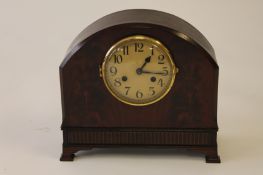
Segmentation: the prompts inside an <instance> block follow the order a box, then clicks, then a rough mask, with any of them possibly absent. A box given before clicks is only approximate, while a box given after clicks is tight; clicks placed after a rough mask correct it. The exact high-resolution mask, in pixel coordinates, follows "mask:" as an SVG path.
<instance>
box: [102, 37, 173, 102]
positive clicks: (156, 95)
mask: <svg viewBox="0 0 263 175" xmlns="http://www.w3.org/2000/svg"><path fill="white" fill-rule="evenodd" d="M175 70H176V67H175V65H174V63H173V59H172V57H171V55H170V53H169V51H168V49H167V48H166V47H165V46H164V45H163V44H162V43H161V42H160V41H158V40H156V39H153V38H150V37H146V36H142V35H136V36H131V37H127V38H124V39H122V40H120V41H118V42H117V43H116V44H114V45H113V46H112V47H111V48H110V50H109V51H108V52H107V55H106V57H105V60H104V62H103V64H102V77H103V80H104V83H105V85H106V87H107V89H108V90H109V92H110V93H111V94H112V95H113V96H114V97H115V98H117V99H118V100H120V101H121V102H124V103H126V104H129V105H135V106H144V105H149V104H152V103H155V102H157V101H159V100H161V99H162V98H163V97H164V96H165V95H166V94H167V93H168V92H169V91H170V89H171V87H172V86H173V83H174V79H175V75H176V71H175Z"/></svg>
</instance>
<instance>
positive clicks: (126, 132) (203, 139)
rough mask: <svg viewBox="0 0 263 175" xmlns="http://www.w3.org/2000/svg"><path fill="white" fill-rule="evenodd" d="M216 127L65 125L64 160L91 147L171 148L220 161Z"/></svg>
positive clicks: (208, 159) (68, 159) (212, 160)
mask: <svg viewBox="0 0 263 175" xmlns="http://www.w3.org/2000/svg"><path fill="white" fill-rule="evenodd" d="M216 133H217V129H199V130H193V129H184V130H182V129H138V128H133V129H131V128H130V129H127V128H126V129H121V128H104V129H103V128H72V129H69V128H67V129H64V130H63V134H64V138H65V140H64V141H66V142H64V144H63V153H62V156H61V158H60V160H61V161H73V159H74V156H75V155H74V154H75V153H76V152H78V151H81V150H90V149H92V148H119V147H134V148H135V147H137V148H138V147H139V148H169V149H183V150H189V151H193V152H197V153H201V154H203V155H205V158H206V163H220V157H219V156H218V152H217V144H216Z"/></svg>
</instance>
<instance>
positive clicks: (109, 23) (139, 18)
mask: <svg viewBox="0 0 263 175" xmlns="http://www.w3.org/2000/svg"><path fill="white" fill-rule="evenodd" d="M129 24H132V25H133V26H136V24H137V25H138V26H139V27H145V28H147V27H149V28H150V27H153V28H154V27H158V26H160V28H162V29H164V28H166V29H167V31H168V32H171V33H173V34H174V35H176V36H178V37H180V38H182V39H184V40H186V41H188V42H189V43H192V44H195V45H197V46H200V47H201V48H202V49H204V50H205V51H206V52H207V53H208V54H209V55H210V57H211V61H212V62H213V63H214V65H215V66H216V67H218V65H217V61H216V57H215V52H214V49H213V47H212V46H211V44H210V43H209V41H208V40H207V39H206V38H205V37H204V35H203V34H202V33H201V32H199V31H198V30H197V29H196V28H195V27H194V26H192V25H191V24H189V23H188V22H186V21H184V20H183V19H181V18H179V17H177V16H174V15H172V14H169V13H165V12H161V11H157V10H146V9H130V10H123V11H118V12H115V13H112V14H109V15H106V16H104V17H102V18H100V19H98V20H97V21H95V22H94V23H92V24H90V25H89V26H88V27H86V28H85V29H84V30H83V31H82V32H81V33H80V34H79V35H78V36H77V37H76V38H75V39H74V40H73V42H72V43H71V45H70V47H69V48H68V50H67V54H66V58H65V59H64V61H63V62H62V64H61V67H63V66H64V65H65V63H66V62H67V61H68V59H69V58H70V57H71V56H72V55H73V54H74V53H75V52H76V51H78V49H79V48H81V47H82V46H83V45H84V44H85V41H86V40H87V39H88V38H89V37H91V36H92V35H94V34H96V33H98V32H100V31H103V30H105V29H108V28H111V27H115V26H122V25H129Z"/></svg>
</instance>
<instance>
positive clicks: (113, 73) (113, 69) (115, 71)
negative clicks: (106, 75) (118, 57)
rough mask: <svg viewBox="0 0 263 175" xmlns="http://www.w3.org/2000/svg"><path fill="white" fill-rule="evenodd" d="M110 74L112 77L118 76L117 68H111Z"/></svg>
mask: <svg viewBox="0 0 263 175" xmlns="http://www.w3.org/2000/svg"><path fill="white" fill-rule="evenodd" d="M110 73H112V75H113V76H114V75H116V74H117V68H116V67H115V66H111V67H110Z"/></svg>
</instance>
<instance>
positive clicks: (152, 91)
mask: <svg viewBox="0 0 263 175" xmlns="http://www.w3.org/2000/svg"><path fill="white" fill-rule="evenodd" d="M149 91H151V95H154V94H155V90H154V87H149Z"/></svg>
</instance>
